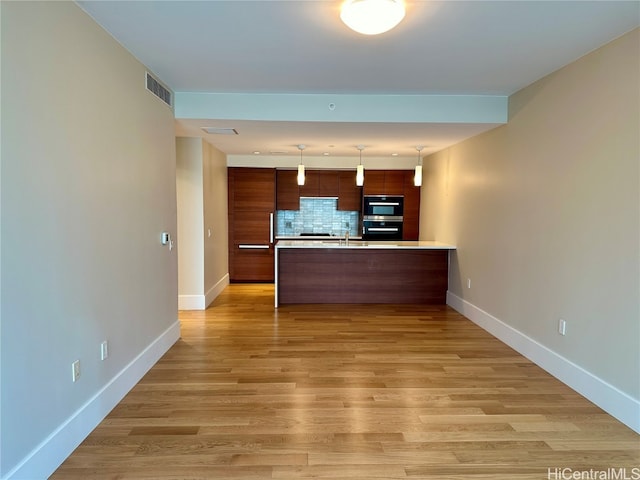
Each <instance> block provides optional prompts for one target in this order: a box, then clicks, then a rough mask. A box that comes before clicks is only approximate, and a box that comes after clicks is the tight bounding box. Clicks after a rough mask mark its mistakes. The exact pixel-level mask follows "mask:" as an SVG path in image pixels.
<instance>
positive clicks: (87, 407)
mask: <svg viewBox="0 0 640 480" xmlns="http://www.w3.org/2000/svg"><path fill="white" fill-rule="evenodd" d="M178 338H180V322H179V321H177V320H176V322H175V323H174V324H173V325H171V326H170V327H169V328H168V329H167V330H165V331H164V332H163V333H162V334H161V335H160V336H159V337H158V338H156V339H155V340H154V341H153V342H152V343H151V344H150V345H149V346H148V347H147V348H145V349H144V350H143V351H142V352H141V353H140V354H139V355H138V356H137V357H136V358H134V359H133V360H132V361H131V362H130V363H129V364H128V365H127V366H126V367H124V368H123V369H122V370H121V371H120V372H119V373H118V374H117V375H116V376H115V377H113V378H112V379H111V381H110V382H109V383H107V384H106V385H105V386H104V387H102V389H101V390H100V391H99V392H98V393H96V394H95V395H94V396H93V397H92V398H91V399H90V400H89V401H87V403H85V404H84V405H83V406H82V407H80V409H78V410H77V411H76V412H75V413H74V414H73V415H71V416H70V417H69V418H68V419H67V420H66V421H65V422H64V423H63V424H62V425H60V426H59V427H58V428H57V429H56V430H55V431H54V432H53V433H51V435H49V436H48V437H47V438H46V439H45V440H44V441H43V442H42V443H40V445H38V446H37V447H36V448H35V449H34V450H33V451H32V452H31V453H30V454H29V455H27V457H25V459H24V460H22V461H21V462H20V463H19V464H18V465H17V466H16V467H15V468H13V469H12V470H11V471H10V472H9V473H7V474H6V476H4V477H3V480H33V479H36V478H47V477H49V475H51V474H52V473H53V472H54V471H55V470H56V468H58V467H59V466H60V464H62V462H63V461H64V460H65V459H66V458H67V457H68V456H69V455H70V454H71V452H73V450H74V449H75V448H76V447H77V446H78V445H80V443H82V441H83V440H84V439H85V438H86V437H87V436H88V435H89V434H90V433H91V431H92V430H93V429H94V428H95V427H96V426H97V425H98V424H99V423H100V422H101V421H102V420H103V419H104V418H105V417H106V416H107V414H108V413H109V412H110V411H111V410H112V409H113V407H115V406H116V405H117V404H118V402H120V400H122V398H124V396H125V395H126V394H127V393H128V392H129V391H130V390H131V389H132V388H133V387H134V386H135V384H136V383H138V382H139V381H140V379H141V378H142V377H143V376H144V374H145V373H147V372H148V371H149V369H150V368H151V367H152V366H153V365H154V364H155V363H156V362H157V361H158V360H159V359H160V357H162V355H164V354H165V353H166V351H167V350H169V348H171V346H172V345H173V344H174V343H175V342H176V341H177V340H178Z"/></svg>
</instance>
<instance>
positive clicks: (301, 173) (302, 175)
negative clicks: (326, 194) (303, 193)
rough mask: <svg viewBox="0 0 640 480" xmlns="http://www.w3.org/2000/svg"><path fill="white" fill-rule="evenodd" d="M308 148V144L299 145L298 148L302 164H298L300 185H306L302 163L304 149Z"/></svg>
mask: <svg viewBox="0 0 640 480" xmlns="http://www.w3.org/2000/svg"><path fill="white" fill-rule="evenodd" d="M305 148H307V146H306V145H302V144H300V145H298V150H300V165H298V185H300V186H302V185H304V165H303V164H302V151H303V150H304V149H305Z"/></svg>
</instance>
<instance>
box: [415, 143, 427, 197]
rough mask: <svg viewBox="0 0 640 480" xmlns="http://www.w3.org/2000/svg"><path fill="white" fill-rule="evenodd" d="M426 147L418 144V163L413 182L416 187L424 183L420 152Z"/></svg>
mask: <svg viewBox="0 0 640 480" xmlns="http://www.w3.org/2000/svg"><path fill="white" fill-rule="evenodd" d="M423 148H424V147H423V146H422V145H418V146H417V147H416V150H417V151H418V164H417V165H416V173H415V175H414V176H413V184H414V185H415V186H416V187H420V186H421V185H422V159H421V158H420V152H421V151H422V149H423Z"/></svg>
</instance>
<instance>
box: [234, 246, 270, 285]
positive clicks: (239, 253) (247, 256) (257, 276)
mask: <svg viewBox="0 0 640 480" xmlns="http://www.w3.org/2000/svg"><path fill="white" fill-rule="evenodd" d="M241 245H242V244H236V245H234V247H235V248H234V251H233V266H232V269H231V271H230V272H229V276H230V278H231V280H232V281H234V282H273V279H274V267H273V261H274V257H273V247H270V248H268V249H264V250H259V249H243V248H240V246H241Z"/></svg>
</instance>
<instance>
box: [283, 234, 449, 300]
mask: <svg viewBox="0 0 640 480" xmlns="http://www.w3.org/2000/svg"><path fill="white" fill-rule="evenodd" d="M403 243H404V244H407V243H410V242H403ZM412 243H415V244H419V243H422V242H412ZM451 248H452V247H448V248H441V249H439V248H410V247H408V246H406V245H405V246H403V247H397V248H394V247H393V246H382V247H380V248H376V247H375V246H372V245H366V246H363V247H358V246H354V247H351V246H341V247H340V246H339V247H334V248H322V247H321V246H320V245H319V246H317V247H315V248H313V247H311V248H300V247H297V248H277V253H276V256H277V258H276V306H278V305H284V304H300V303H380V304H393V303H397V304H444V303H446V295H447V288H448V267H449V251H450V250H451Z"/></svg>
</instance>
